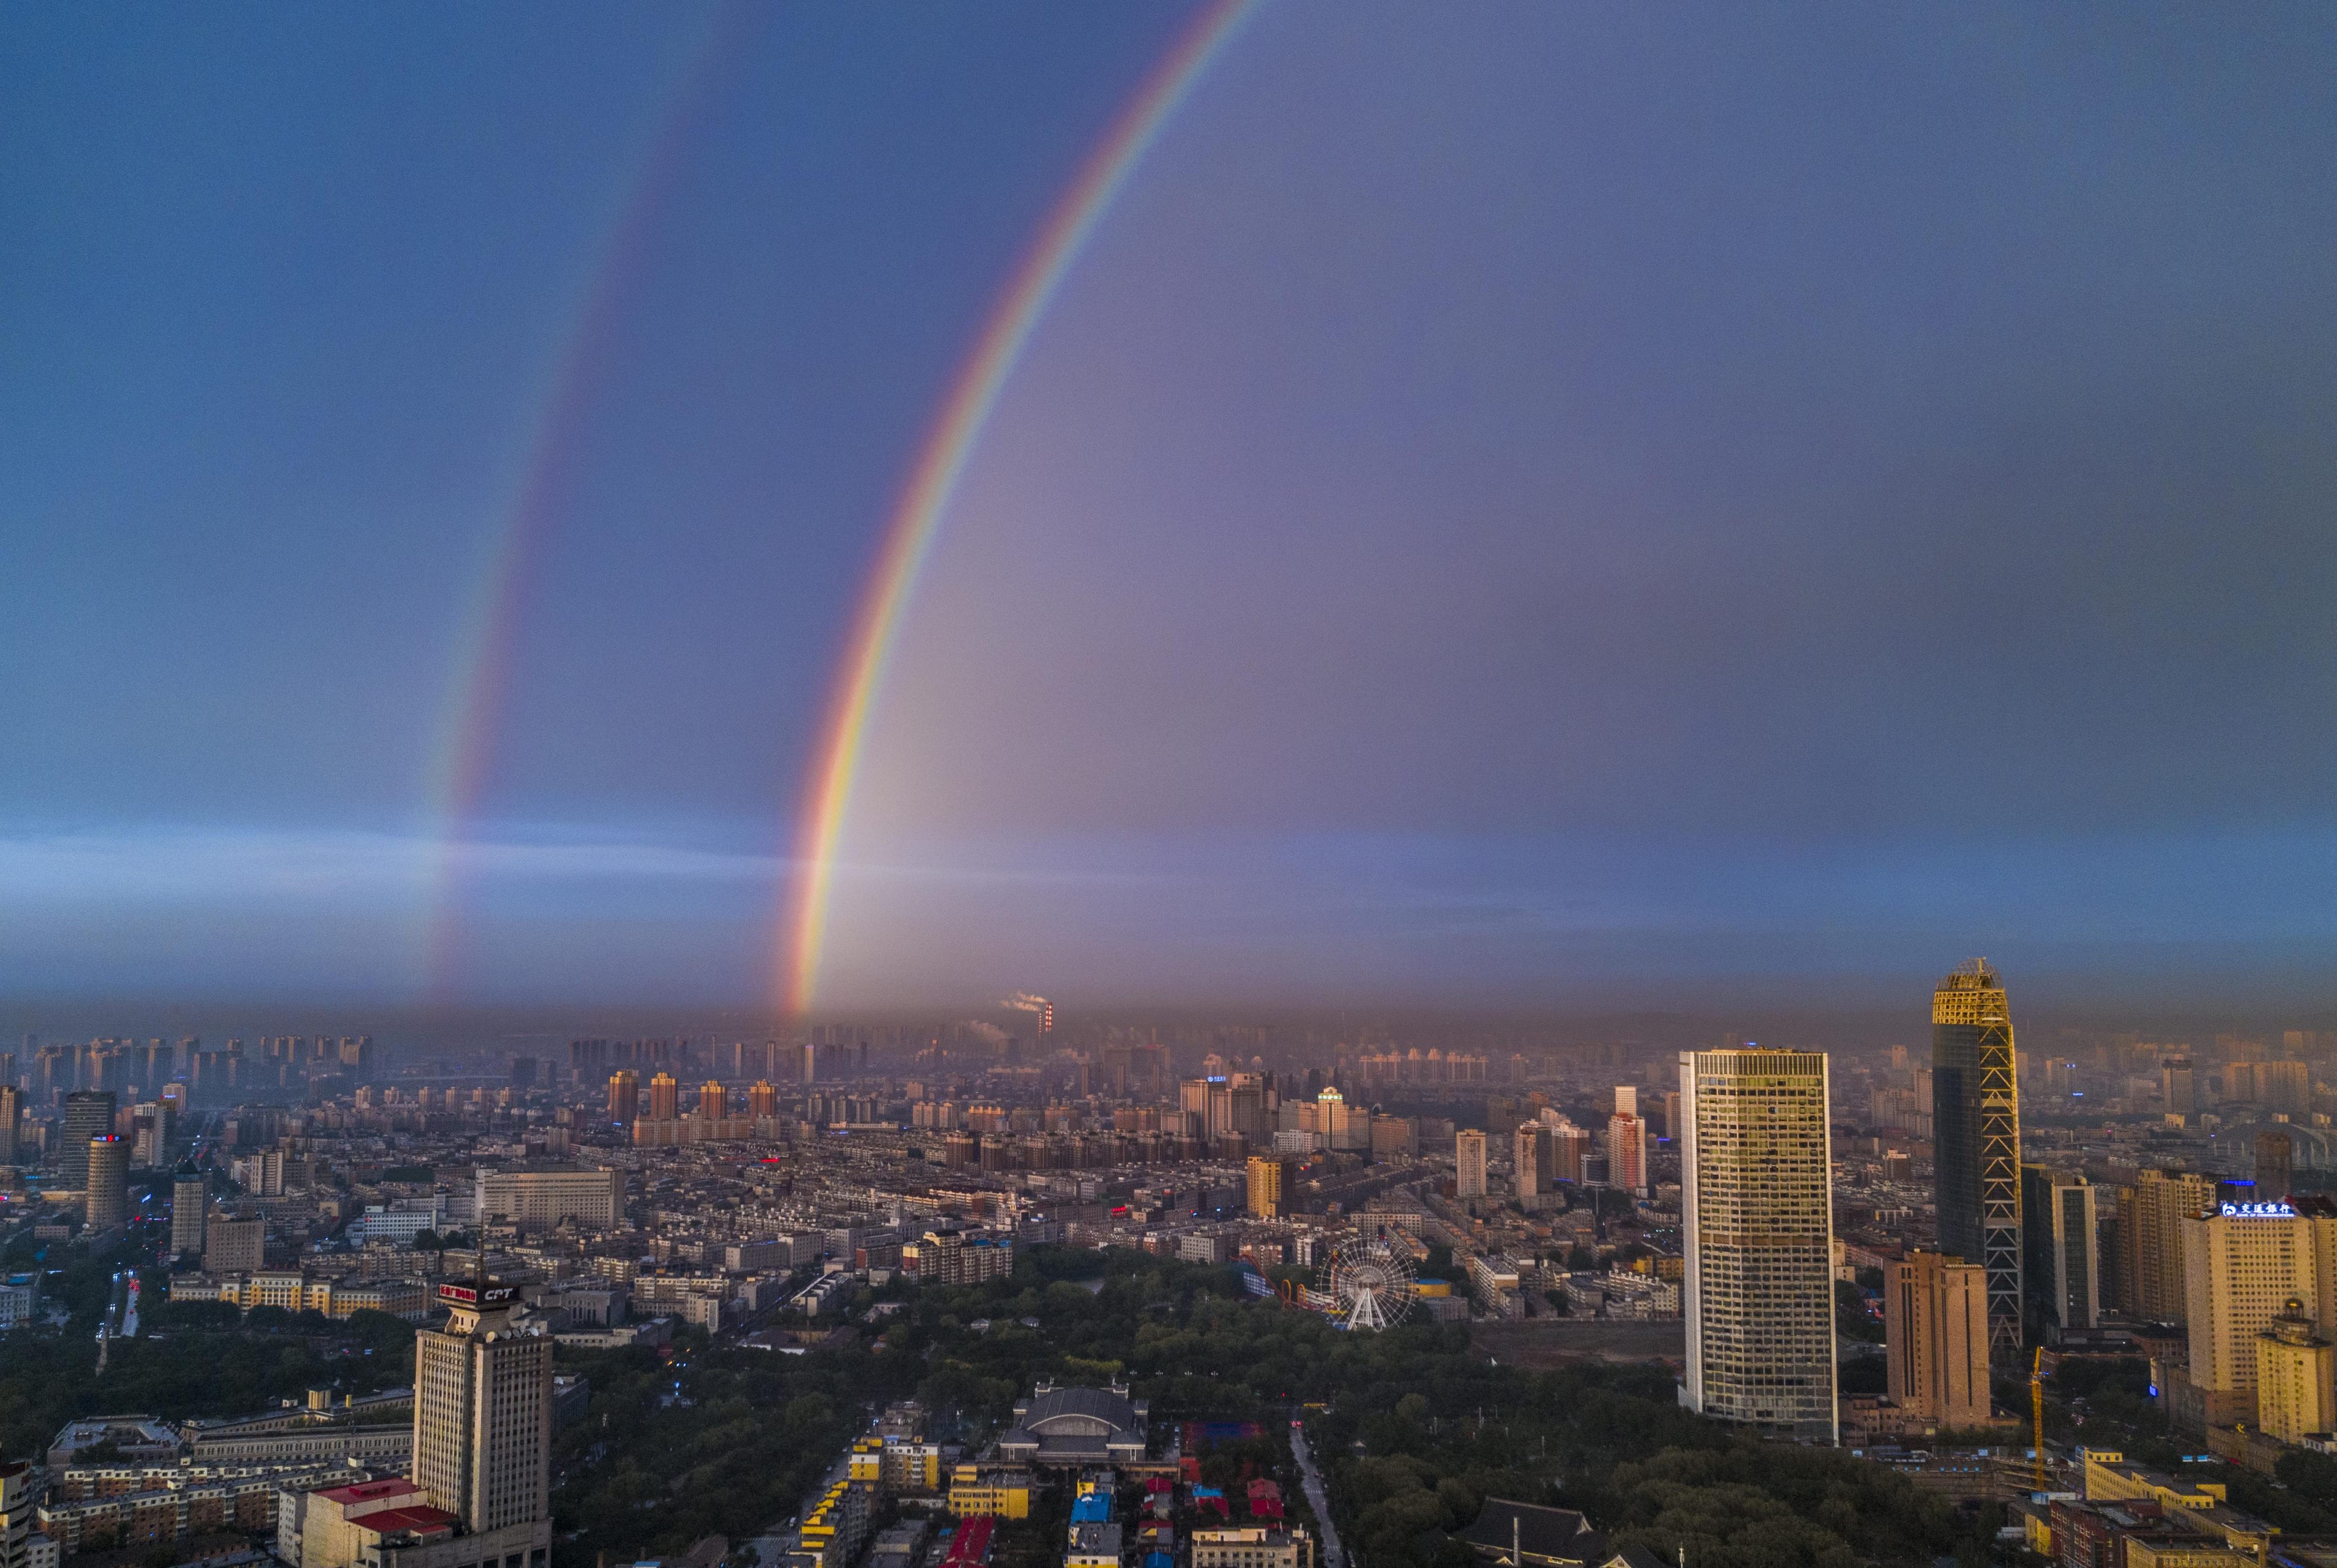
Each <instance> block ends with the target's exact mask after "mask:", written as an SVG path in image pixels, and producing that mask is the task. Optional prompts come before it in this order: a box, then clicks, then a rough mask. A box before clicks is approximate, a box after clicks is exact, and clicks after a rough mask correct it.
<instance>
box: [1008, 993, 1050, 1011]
mask: <svg viewBox="0 0 2337 1568" xmlns="http://www.w3.org/2000/svg"><path fill="white" fill-rule="evenodd" d="M998 1005H999V1006H1000V1007H1002V1008H1009V1009H1011V1010H1012V1011H1014V1012H1018V1013H1043V1012H1045V1011H1046V1010H1047V998H1044V997H1034V996H1032V994H1031V993H1030V992H1028V991H1017V992H1015V993H1014V994H1013V995H1012V996H1011V997H1009V998H1006V999H1005V1000H1004V1001H1002V1002H1001V1003H999V1004H998Z"/></svg>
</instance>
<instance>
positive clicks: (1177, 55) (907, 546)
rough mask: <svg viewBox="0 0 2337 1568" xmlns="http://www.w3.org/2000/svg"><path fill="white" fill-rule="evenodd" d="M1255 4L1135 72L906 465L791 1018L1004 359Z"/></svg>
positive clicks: (789, 954)
mask: <svg viewBox="0 0 2337 1568" xmlns="http://www.w3.org/2000/svg"><path fill="white" fill-rule="evenodd" d="M1253 3H1254V0H1216V3H1215V4H1212V5H1209V6H1208V8H1207V9H1205V10H1204V11H1203V12H1202V13H1201V15H1199V16H1198V17H1196V18H1195V19H1194V21H1193V23H1192V24H1191V25H1190V26H1189V27H1188V29H1187V30H1186V32H1185V34H1184V35H1183V36H1182V37H1181V38H1180V39H1179V40H1178V43H1177V45H1176V47H1175V48H1173V49H1171V50H1170V51H1169V52H1168V54H1167V55H1165V56H1164V57H1163V58H1162V59H1161V61H1160V63H1159V64H1158V65H1156V66H1155V67H1154V68H1153V70H1152V72H1151V73H1150V74H1149V75H1148V76H1147V77H1146V79H1145V81H1144V83H1143V84H1142V86H1140V87H1139V89H1138V90H1137V92H1136V93H1135V95H1134V96H1133V97H1132V98H1131V99H1130V100H1129V104H1128V107H1127V108H1126V109H1125V110H1124V111H1122V112H1121V113H1120V118H1119V119H1118V120H1117V121H1115V122H1113V124H1112V127H1111V129H1110V131H1108V132H1107V133H1106V134H1105V136H1104V138H1103V140H1102V141H1100V142H1099V143H1098V144H1097V146H1096V148H1095V150H1094V151H1092V152H1091V153H1090V154H1089V156H1088V158H1087V161H1085V162H1084V163H1083V164H1082V165H1081V166H1080V172H1079V174H1078V177H1077V178H1075V179H1074V180H1072V181H1071V186H1070V188H1069V189H1068V190H1065V191H1064V192H1063V195H1062V197H1061V200H1058V201H1057V202H1056V204H1055V207H1054V209H1053V211H1051V213H1050V214H1049V215H1048V218H1047V221H1046V224H1045V225H1044V227H1042V228H1041V229H1040V231H1039V234H1038V238H1037V239H1035V240H1034V241H1033V243H1032V247H1031V249H1030V251H1029V253H1028V254H1027V255H1026V256H1024V258H1023V259H1022V264H1021V265H1020V266H1019V267H1017V268H1015V270H1014V273H1013V275H1012V278H1010V279H1009V281H1008V283H1007V286H1006V287H1005V289H1004V290H1003V292H1002V294H1001V295H1000V297H999V301H998V305H997V307H995V308H994V309H993V310H992V314H991V317H990V319H989V322H988V325H986V326H984V327H983V332H982V336H980V338H978V339H977V340H976V342H975V345H974V349H973V353H972V354H971V355H968V357H967V359H966V362H965V365H964V366H963V368H962V369H961V370H960V371H959V373H958V376H957V380H956V382H955V383H954V384H953V387H952V389H951V392H950V394H949V397H948V398H947V400H946V401H945V402H944V404H943V405H942V410H941V414H940V417H939V418H937V419H936V420H935V421H934V427H933V430H932V433H930V434H929V435H928V436H927V437H926V439H925V443H924V447H923V448H922V449H921V450H920V452H919V453H918V457H917V461H916V464H915V466H914V467H913V468H912V469H911V470H910V471H909V477H908V482H907V483H906V484H905V485H904V487H903V489H902V492H901V501H900V503H899V505H898V506H897V507H896V508H895V511H894V513H893V516H892V519H891V521H889V522H888V523H887V525H886V527H885V535H884V541H883V543H882V545H881V546H880V548H879V550H878V552H877V558H876V562H875V567H874V569H873V570H871V571H870V573H869V578H868V588H867V591H866V592H865V594H864V595H863V596H862V599H861V606H860V609H859V612H858V613H857V614H856V616H855V617H854V619H853V625H852V629H851V633H850V636H849V638H848V640H847V641H846V645H845V656H844V661H843V664H842V666H841V667H840V668H839V669H838V671H837V676H836V687H835V691H834V694H833V696H831V697H830V699H829V704H828V709H827V714H828V716H827V720H826V724H825V726H823V728H822V730H821V734H820V741H819V745H818V748H817V750H816V751H815V752H814V753H813V757H814V766H813V769H812V773H811V776H810V779H809V782H808V788H807V792H806V793H807V799H808V800H809V802H810V810H809V811H808V812H807V813H805V816H804V819H803V830H802V835H801V838H800V840H799V842H798V845H797V868H796V875H795V878H794V881H793V886H792V891H793V904H794V907H793V909H792V911H790V914H789V918H788V919H787V920H784V921H782V922H781V930H782V933H783V935H782V940H783V941H784V942H785V943H786V944H787V950H785V951H784V952H782V954H781V955H780V961H779V966H778V968H779V975H780V980H781V986H782V995H781V997H780V998H779V1000H780V1006H781V1007H783V1008H785V1009H787V1011H788V1012H790V1013H793V1014H801V1013H803V1012H805V1011H806V1010H807V1009H808V1008H810V1006H811V1000H812V989H813V986H814V984H815V982H816V980H817V979H818V978H819V963H820V952H821V949H822V947H823V946H824V944H825V941H826V928H827V913H828V899H829V895H830V893H831V891H833V887H834V882H835V868H836V854H837V852H838V850H839V848H840V847H841V845H842V842H843V839H844V826H845V814H846V811H847V809H848V808H849V807H850V805H851V802H852V786H853V781H854V777H855V775H856V774H857V773H858V772H859V768H860V756H861V751H862V748H863V745H865V741H866V739H867V735H868V721H869V716H870V714H871V713H872V711H873V710H874V708H875V700H876V696H877V693H878V691H879V690H880V688H881V687H883V685H884V680H885V666H886V664H887V662H888V661H889V660H890V658H891V656H892V651H893V645H894V642H895V638H897V637H898V635H899V633H900V629H901V624H902V619H903V616H904V611H905V610H906V609H907V608H908V603H909V599H910V596H911V594H912V593H913V592H914V589H915V588H916V582H917V574H918V571H919V570H920V569H921V568H922V567H923V566H924V562H925V558H926V557H927V556H928V555H929V554H930V553H931V552H932V550H933V546H934V539H935V538H936V537H937V536H938V535H939V533H940V531H941V525H942V519H943V516H944V513H945V512H946V511H948V510H949V503H950V498H951V496H952V495H953V493H954V492H955V491H956V489H957V484H958V481H959V479H960V478H961V477H963V474H964V472H965V469H966V464H967V463H968V461H969V460H970V459H971V458H972V457H973V448H974V444H975V443H976V442H977V441H978V440H979V439H980V438H981V435H982V429H983V425H984V424H986V423H987V422H988V421H989V418H990V414H991V411H992V409H993V408H995V407H996V406H997V403H998V396H999V394H1000V393H1001V392H1002V391H1003V390H1004V388H1005V385H1006V382H1007V378H1008V377H1009V376H1011V375H1012V374H1013V371H1014V365H1015V362H1016V361H1017V360H1018V359H1020V358H1021V357H1022V350H1023V348H1024V346H1026V345H1028V344H1029V342H1030V340H1031V335H1032V331H1033V330H1034V329H1035V328H1036V327H1037V326H1038V325H1039V322H1040V319H1041V317H1044V316H1045V314H1046V311H1047V306H1048V304H1049V303H1050V302H1051V300H1052V299H1053V297H1054V295H1055V291H1056V289H1057V288H1059V287H1061V284H1062V281H1063V278H1064V277H1065V275H1066V274H1068V273H1069V272H1070V271H1071V264H1072V262H1074V261H1076V260H1077V259H1078V258H1079V254H1080V250H1081V248H1083V247H1084V246H1085V245H1086V243H1087V240H1088V239H1089V237H1090V235H1092V234H1093V233H1094V232H1095V229H1096V227H1097V225H1098V224H1100V222H1101V221H1102V220H1103V217H1104V215H1105V213H1107V212H1108V211H1110V208H1111V204H1112V200H1113V198H1115V197H1116V196H1118V195H1119V194H1120V190H1121V189H1122V187H1124V186H1125V185H1126V184H1127V182H1128V178H1129V175H1130V174H1131V173H1132V172H1134V170H1135V169H1136V166H1137V165H1138V164H1139V162H1141V161H1143V158H1144V154H1145V153H1146V151H1148V150H1149V148H1150V147H1151V145H1152V143H1153V141H1155V140H1156V139H1157V138H1158V137H1159V133H1160V130H1161V127H1162V126H1163V125H1165V124H1166V123H1167V122H1168V117H1169V116H1170V115H1171V114H1173V113H1175V112H1176V111H1177V107H1178V104H1179V103H1180V102H1183V100H1184V98H1185V96H1186V95H1187V94H1188V93H1190V92H1191V91H1192V89H1193V86H1194V84H1195V83H1197V82H1198V81H1199V80H1200V77H1201V74H1202V73H1203V72H1204V71H1206V70H1207V69H1208V64H1209V61H1210V60H1211V58H1212V57H1214V56H1215V55H1216V54H1217V51H1218V50H1219V49H1220V48H1221V47H1223V45H1224V44H1225V43H1226V41H1227V39H1228V38H1230V37H1231V36H1232V35H1233V33H1234V31H1235V29H1236V28H1237V26H1239V24H1240V23H1241V20H1242V18H1243V17H1244V16H1245V15H1247V13H1248V11H1249V9H1250V7H1251V5H1252V4H1253Z"/></svg>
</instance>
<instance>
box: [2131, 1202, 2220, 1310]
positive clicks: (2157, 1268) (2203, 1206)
mask: <svg viewBox="0 0 2337 1568" xmlns="http://www.w3.org/2000/svg"><path fill="white" fill-rule="evenodd" d="M2214 1207H2215V1182H2214V1180H2213V1179H2212V1178H2210V1177H2206V1176H2202V1175H2196V1174H2193V1173H2192V1172H2189V1171H2144V1172H2142V1173H2140V1174H2138V1175H2137V1177H2136V1178H2135V1183H2134V1202H2133V1203H2130V1204H2127V1205H2126V1206H2125V1207H2124V1208H2123V1209H2122V1210H2121V1213H2120V1215H2119V1224H2120V1228H2121V1229H2123V1230H2124V1231H2125V1232H2126V1234H2127V1240H2128V1242H2129V1245H2128V1247H2127V1251H2129V1252H2130V1253H2131V1254H2132V1256H2133V1258H2134V1300H2132V1301H2130V1302H2128V1303H2127V1310H2128V1311H2130V1312H2133V1313H2135V1314H2136V1315H2137V1316H2138V1317H2140V1318H2142V1319H2143V1320H2145V1321H2147V1322H2153V1323H2180V1322H2182V1321H2183V1320H2184V1315H2185V1311H2186V1310H2187V1309H2186V1307H2185V1302H2184V1299H2183V1292H2184V1263H2183V1222H2184V1221H2185V1220H2188V1219H2192V1218H2195V1216H2197V1215H2200V1214H2204V1213H2207V1212H2208V1211H2209V1210H2211V1209H2213V1208H2214ZM2128 1214H2131V1216H2132V1218H2131V1220H2129V1219H2128V1218H2127V1215H2128Z"/></svg>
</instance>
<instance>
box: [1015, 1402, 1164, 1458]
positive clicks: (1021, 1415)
mask: <svg viewBox="0 0 2337 1568" xmlns="http://www.w3.org/2000/svg"><path fill="white" fill-rule="evenodd" d="M1149 1420H1150V1407H1149V1405H1148V1404H1147V1403H1146V1402H1145V1401H1144V1400H1141V1399H1136V1400H1131V1399H1129V1397H1128V1385H1127V1384H1125V1383H1116V1384H1114V1385H1113V1386H1112V1387H1111V1388H1108V1389H1107V1388H1056V1387H1055V1386H1054V1385H1053V1384H1051V1383H1041V1384H1040V1385H1038V1387H1037V1388H1033V1389H1032V1391H1031V1397H1030V1398H1027V1399H1025V1400H1023V1401H1022V1403H1021V1404H1020V1405H1017V1406H1015V1407H1014V1425H1013V1426H1012V1427H1010V1428H1008V1430H1007V1431H1006V1433H1005V1435H1004V1436H1002V1437H1000V1438H999V1439H998V1456H999V1457H1000V1458H1002V1459H1004V1460H1006V1461H1007V1462H1008V1463H1010V1464H1024V1465H1061V1466H1081V1465H1118V1464H1126V1463H1129V1462H1130V1461H1133V1460H1138V1459H1141V1458H1143V1457H1144V1454H1145V1449H1146V1447H1147V1446H1148V1444H1149V1441H1150V1435H1149Z"/></svg>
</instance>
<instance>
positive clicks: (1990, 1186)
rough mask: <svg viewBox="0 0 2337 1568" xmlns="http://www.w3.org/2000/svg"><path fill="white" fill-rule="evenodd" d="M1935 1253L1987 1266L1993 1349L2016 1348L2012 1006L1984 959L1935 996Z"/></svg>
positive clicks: (2009, 1351) (2004, 1355)
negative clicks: (1937, 1244)
mask: <svg viewBox="0 0 2337 1568" xmlns="http://www.w3.org/2000/svg"><path fill="white" fill-rule="evenodd" d="M1931 1131H1932V1141H1933V1149H1932V1165H1933V1169H1934V1170H1935V1172H1936V1173H1937V1191H1938V1200H1939V1213H1940V1250H1941V1251H1943V1252H1947V1253H1949V1254H1951V1255H1952V1256H1954V1257H1958V1258H1961V1259H1962V1260H1964V1261H1966V1262H1968V1263H1978V1264H1979V1265H1980V1267H1981V1268H1983V1269H1985V1270H1987V1271H1988V1339H1989V1347H1990V1355H1991V1356H1993V1357H1994V1358H1996V1359H1999V1360H2010V1359H2015V1358H2017V1357H2018V1356H2019V1353H2020V1296H2021V1291H2020V1263H2021V1258H2020V1090H2019V1085H2018V1084H2017V1083H2016V1082H2015V1077H2014V1057H2013V1046H2012V1011H2011V1008H2010V1006H2009V1003H2008V1002H2007V1001H2006V1000H2005V996H2004V986H2003V984H2002V982H2001V981H2000V980H1999V979H1997V975H1996V971H1995V970H1994V969H1990V968H1989V967H1988V960H1987V959H1972V960H1971V961H1970V963H1967V964H1964V965H1962V966H1961V967H1959V968H1958V969H1956V970H1955V971H1954V972H1953V973H1951V974H1950V975H1949V976H1948V977H1947V978H1946V979H1943V980H1941V982H1940V985H1939V989H1937V990H1936V991H1934V992H1933V993H1932V994H1931Z"/></svg>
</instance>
